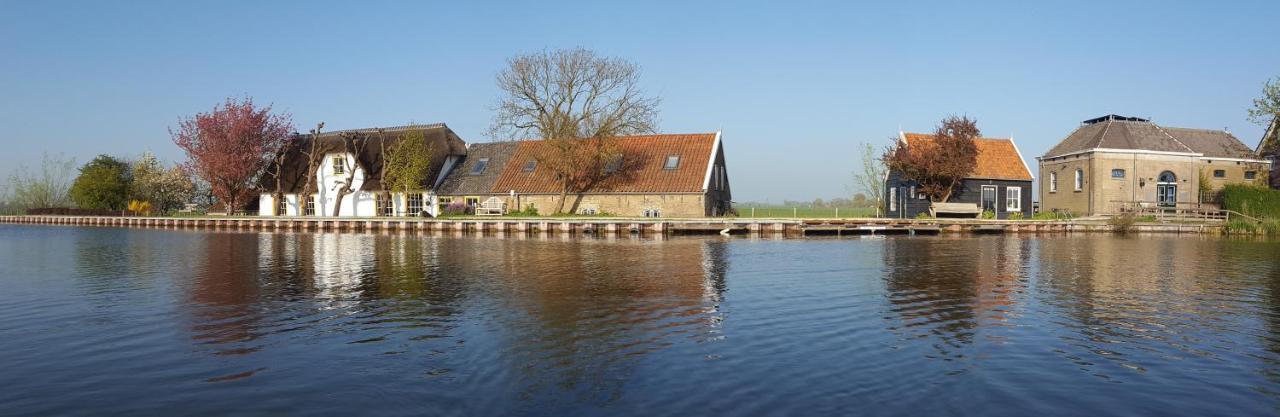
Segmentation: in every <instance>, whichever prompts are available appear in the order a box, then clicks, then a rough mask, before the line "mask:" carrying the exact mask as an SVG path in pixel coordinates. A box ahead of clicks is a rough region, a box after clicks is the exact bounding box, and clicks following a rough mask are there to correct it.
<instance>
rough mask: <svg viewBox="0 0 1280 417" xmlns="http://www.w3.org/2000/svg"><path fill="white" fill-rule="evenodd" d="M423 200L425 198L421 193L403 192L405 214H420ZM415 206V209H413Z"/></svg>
mask: <svg viewBox="0 0 1280 417" xmlns="http://www.w3.org/2000/svg"><path fill="white" fill-rule="evenodd" d="M424 202H425V199H424V198H423V196H422V193H408V194H405V214H406V215H409V216H418V215H420V214H421V213H422V210H423V209H424V206H423V203H424ZM415 203H416V204H415ZM415 206H416V208H417V210H414V208H415Z"/></svg>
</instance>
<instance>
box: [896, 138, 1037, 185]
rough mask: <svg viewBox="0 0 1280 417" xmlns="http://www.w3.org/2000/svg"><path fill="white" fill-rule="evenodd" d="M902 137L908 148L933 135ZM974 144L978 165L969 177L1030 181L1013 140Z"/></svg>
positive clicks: (994, 140)
mask: <svg viewBox="0 0 1280 417" xmlns="http://www.w3.org/2000/svg"><path fill="white" fill-rule="evenodd" d="M902 135H903V137H904V138H906V140H907V146H908V147H910V146H911V144H912V143H919V142H922V141H931V140H933V138H934V135H932V134H925V133H903V134H902ZM974 142H975V143H977V145H978V163H977V165H976V166H975V167H974V168H973V172H972V173H970V174H969V176H970V177H973V178H986V179H997V180H1027V181H1031V180H1032V177H1031V171H1028V170H1027V169H1028V168H1027V164H1026V162H1024V161H1023V160H1022V155H1021V154H1019V153H1018V146H1017V145H1014V143H1013V139H997V138H978V139H974Z"/></svg>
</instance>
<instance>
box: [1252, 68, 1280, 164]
mask: <svg viewBox="0 0 1280 417" xmlns="http://www.w3.org/2000/svg"><path fill="white" fill-rule="evenodd" d="M1249 121H1252V122H1254V123H1257V124H1258V125H1261V126H1270V128H1269V129H1273V130H1274V129H1280V78H1277V79H1275V80H1267V82H1266V83H1264V84H1263V85H1262V97H1260V98H1255V99H1253V108H1251V109H1249ZM1270 133H1272V134H1271V135H1270V136H1269V137H1264V138H1262V140H1263V142H1264V143H1262V144H1260V145H1259V146H1258V148H1259V149H1258V150H1259V153H1261V154H1262V155H1263V156H1272V155H1280V135H1276V134H1275V132H1270Z"/></svg>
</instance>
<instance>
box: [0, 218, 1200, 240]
mask: <svg viewBox="0 0 1280 417" xmlns="http://www.w3.org/2000/svg"><path fill="white" fill-rule="evenodd" d="M0 223H13V224H43V225H64V226H86V227H145V228H169V229H214V230H218V229H226V230H256V231H301V232H327V231H337V232H362V231H419V232H427V231H430V232H460V233H464V234H498V233H501V234H512V233H515V234H529V233H556V234H583V235H626V234H637V235H642V236H643V235H664V236H666V235H699V234H702V235H709V234H722V235H731V234H752V235H762V234H764V235H783V236H787V237H804V236H823V235H826V236H845V235H890V234H900V235H937V234H941V233H1068V232H1110V231H1111V226H1110V225H1107V224H1106V223H1098V222H1073V221H1007V220H971V219H742V218H706V219H654V218H645V219H637V218H546V219H541V218H473V217H467V218H454V219H423V218H402V217H397V218H385V217H361V218H345V217H344V218H339V217H216V216H208V217H101V216H56V215H41V216H0ZM1221 228H1222V226H1221V225H1217V224H1139V225H1135V226H1133V229H1132V230H1133V231H1136V232H1168V233H1219V232H1220V231H1221Z"/></svg>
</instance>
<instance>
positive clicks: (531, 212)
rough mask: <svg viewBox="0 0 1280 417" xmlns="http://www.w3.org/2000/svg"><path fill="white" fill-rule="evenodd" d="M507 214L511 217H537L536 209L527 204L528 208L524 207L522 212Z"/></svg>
mask: <svg viewBox="0 0 1280 417" xmlns="http://www.w3.org/2000/svg"><path fill="white" fill-rule="evenodd" d="M507 214H508V215H511V216H524V217H536V216H537V215H538V208H537V207H534V206H533V204H529V205H528V206H525V208H524V209H523V210H518V211H513V212H510V213H507Z"/></svg>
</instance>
